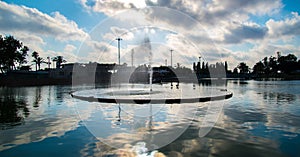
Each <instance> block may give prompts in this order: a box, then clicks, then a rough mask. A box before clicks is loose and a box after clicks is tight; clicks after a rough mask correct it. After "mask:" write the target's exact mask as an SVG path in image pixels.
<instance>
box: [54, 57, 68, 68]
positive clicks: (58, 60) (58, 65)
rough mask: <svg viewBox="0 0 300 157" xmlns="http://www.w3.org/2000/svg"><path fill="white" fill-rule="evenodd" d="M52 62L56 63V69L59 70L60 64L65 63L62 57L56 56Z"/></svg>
mask: <svg viewBox="0 0 300 157" xmlns="http://www.w3.org/2000/svg"><path fill="white" fill-rule="evenodd" d="M52 61H53V62H56V68H57V69H59V68H60V67H61V64H62V63H65V62H67V61H66V60H64V59H63V56H56V57H54V58H53V59H52Z"/></svg>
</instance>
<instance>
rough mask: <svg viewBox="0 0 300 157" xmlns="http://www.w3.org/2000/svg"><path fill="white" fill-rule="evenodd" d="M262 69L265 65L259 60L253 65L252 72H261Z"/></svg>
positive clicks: (262, 71)
mask: <svg viewBox="0 0 300 157" xmlns="http://www.w3.org/2000/svg"><path fill="white" fill-rule="evenodd" d="M264 69H265V65H264V64H263V63H262V62H261V61H259V62H257V63H256V64H255V65H254V67H253V73H254V74H263V73H264Z"/></svg>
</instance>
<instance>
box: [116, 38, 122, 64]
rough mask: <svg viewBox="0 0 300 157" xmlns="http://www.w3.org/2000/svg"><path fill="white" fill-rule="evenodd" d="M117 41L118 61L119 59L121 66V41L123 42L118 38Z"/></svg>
mask: <svg viewBox="0 0 300 157" xmlns="http://www.w3.org/2000/svg"><path fill="white" fill-rule="evenodd" d="M116 40H118V59H119V65H120V64H121V62H120V41H121V40H122V38H117V39H116Z"/></svg>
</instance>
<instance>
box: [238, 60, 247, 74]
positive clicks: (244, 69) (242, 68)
mask: <svg viewBox="0 0 300 157" xmlns="http://www.w3.org/2000/svg"><path fill="white" fill-rule="evenodd" d="M237 68H238V69H239V70H240V73H241V74H247V73H249V67H248V65H247V64H246V63H244V62H241V63H240V64H239V65H238V66H237Z"/></svg>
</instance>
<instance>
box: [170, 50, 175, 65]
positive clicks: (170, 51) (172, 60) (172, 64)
mask: <svg viewBox="0 0 300 157" xmlns="http://www.w3.org/2000/svg"><path fill="white" fill-rule="evenodd" d="M173 51H174V50H173V49H171V50H170V52H171V67H172V66H173Z"/></svg>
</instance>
